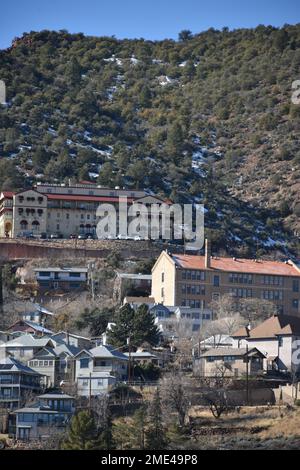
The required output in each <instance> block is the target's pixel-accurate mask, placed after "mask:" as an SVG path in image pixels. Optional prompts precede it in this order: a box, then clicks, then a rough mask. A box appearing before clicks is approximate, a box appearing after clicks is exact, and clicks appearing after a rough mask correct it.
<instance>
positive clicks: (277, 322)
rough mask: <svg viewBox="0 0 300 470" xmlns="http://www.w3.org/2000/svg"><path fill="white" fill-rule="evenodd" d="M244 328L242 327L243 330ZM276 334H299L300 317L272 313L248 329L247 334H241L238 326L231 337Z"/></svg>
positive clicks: (254, 337) (258, 336)
mask: <svg viewBox="0 0 300 470" xmlns="http://www.w3.org/2000/svg"><path fill="white" fill-rule="evenodd" d="M245 331H246V329H245V328H244V332H245ZM277 335H295V336H300V318H298V317H293V316H291V315H273V316H272V317H270V318H268V319H267V320H265V321H264V322H263V323H261V324H260V325H258V326H257V327H256V328H253V330H250V332H249V334H248V335H247V334H246V332H245V334H244V335H243V329H242V328H240V329H239V330H238V331H237V332H236V333H234V334H233V335H232V337H233V338H234V337H248V339H250V340H251V339H259V338H276V336H277Z"/></svg>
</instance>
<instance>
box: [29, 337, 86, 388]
mask: <svg viewBox="0 0 300 470" xmlns="http://www.w3.org/2000/svg"><path fill="white" fill-rule="evenodd" d="M79 352H80V349H79V348H76V346H71V345H68V344H65V343H60V344H58V345H57V346H56V347H55V348H49V347H46V348H43V349H41V350H40V351H38V352H37V353H36V354H35V355H34V356H33V357H32V358H31V359H30V360H29V361H28V366H29V367H31V368H32V369H34V370H36V371H37V372H39V373H40V374H43V375H44V381H43V382H44V385H45V386H46V387H56V386H58V385H60V383H61V382H62V381H68V382H74V381H75V356H76V354H78V353H79Z"/></svg>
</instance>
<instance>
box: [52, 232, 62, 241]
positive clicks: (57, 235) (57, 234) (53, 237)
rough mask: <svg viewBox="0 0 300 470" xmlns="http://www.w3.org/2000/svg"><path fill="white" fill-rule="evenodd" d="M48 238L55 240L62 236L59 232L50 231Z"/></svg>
mask: <svg viewBox="0 0 300 470" xmlns="http://www.w3.org/2000/svg"><path fill="white" fill-rule="evenodd" d="M50 238H51V239H52V240H57V239H60V238H63V236H62V234H61V233H51V235H50Z"/></svg>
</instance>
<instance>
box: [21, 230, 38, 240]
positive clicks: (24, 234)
mask: <svg viewBox="0 0 300 470" xmlns="http://www.w3.org/2000/svg"><path fill="white" fill-rule="evenodd" d="M17 238H26V239H31V238H36V237H35V236H34V234H33V232H29V231H27V230H22V231H21V232H19V233H17Z"/></svg>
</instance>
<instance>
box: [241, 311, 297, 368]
mask: <svg viewBox="0 0 300 470" xmlns="http://www.w3.org/2000/svg"><path fill="white" fill-rule="evenodd" d="M232 338H233V345H232V346H233V347H234V348H245V347H246V346H247V345H248V347H249V348H257V349H259V350H260V351H261V352H262V353H263V354H265V355H266V359H265V360H264V368H265V370H278V371H280V372H291V371H293V372H298V371H299V370H300V360H299V361H297V358H296V356H297V354H296V351H297V350H298V349H299V350H300V341H299V340H300V318H298V317H293V316H289V315H273V316H272V317H270V318H268V319H267V320H266V321H264V322H263V323H261V324H260V325H258V326H257V327H256V328H253V329H251V328H249V327H242V328H240V329H239V330H238V331H237V332H236V333H234V334H233V335H232ZM297 341H299V344H297ZM294 353H295V355H294V356H295V357H293V354H294ZM298 356H299V358H300V351H299V354H298ZM298 362H299V363H298Z"/></svg>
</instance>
